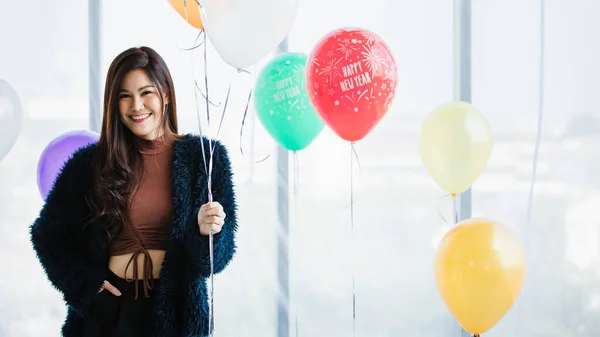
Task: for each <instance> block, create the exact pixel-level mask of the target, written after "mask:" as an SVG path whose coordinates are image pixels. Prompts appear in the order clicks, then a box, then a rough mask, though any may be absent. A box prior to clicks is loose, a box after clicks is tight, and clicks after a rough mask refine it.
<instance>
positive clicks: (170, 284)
mask: <svg viewBox="0 0 600 337" xmlns="http://www.w3.org/2000/svg"><path fill="white" fill-rule="evenodd" d="M204 144H205V146H206V147H205V148H206V149H208V141H207V139H205V138H204ZM201 146H202V139H201V138H200V137H197V136H191V135H185V136H182V138H181V140H179V141H177V142H176V143H175V145H174V154H173V207H174V210H173V212H174V213H173V218H172V224H171V230H170V235H169V240H168V244H167V250H166V255H165V259H164V263H163V267H162V270H161V274H160V279H159V281H158V282H157V284H156V293H155V294H156V301H155V305H156V306H155V308H154V315H155V317H153V319H152V320H149V321H148V324H153V325H154V326H153V327H152V331H153V332H154V335H153V336H156V337H167V336H168V337H184V336H185V337H192V336H194V337H200V336H206V335H207V334H208V302H207V298H208V296H207V286H206V278H207V277H208V276H209V275H210V264H209V258H208V252H209V248H208V237H204V236H201V235H200V233H199V230H198V225H197V220H196V218H197V214H198V209H199V207H200V206H201V205H202V204H204V203H206V202H207V187H206V185H207V184H206V181H207V179H206V174H205V170H204V162H203V160H202V147H201ZM213 146H215V152H214V155H213V172H212V173H213V175H212V177H213V179H212V192H213V199H214V201H217V202H219V203H221V205H223V208H224V211H225V213H226V214H227V218H226V222H225V225H224V226H223V228H222V230H221V232H220V233H218V234H216V235H215V236H214V272H215V273H219V272H221V271H222V270H223V269H224V268H225V267H226V266H227V265H228V263H229V262H230V261H231V259H232V257H233V255H234V253H235V249H236V246H235V232H236V229H237V217H236V210H237V205H236V200H235V192H234V186H233V182H232V172H231V164H230V161H229V157H228V154H227V150H226V148H225V147H224V146H223V145H222V144H221V143H219V142H218V141H216V142H213ZM95 148H96V147H95V145H94V144H93V145H89V146H87V147H85V148H82V149H80V150H78V151H77V152H76V153H75V154H74V155H73V156H72V158H71V159H70V160H69V161H68V162H67V163H66V164H65V165H64V167H63V170H62V172H61V174H60V175H59V176H58V178H57V180H56V182H55V184H54V188H53V190H52V191H51V192H50V194H49V195H48V197H47V199H46V203H45V205H44V207H43V208H42V210H41V212H40V215H39V217H38V218H37V219H36V221H35V222H34V223H33V225H32V226H31V231H30V233H31V241H32V244H33V248H34V250H35V251H36V253H37V256H38V258H39V261H40V263H41V264H42V266H43V268H44V270H45V272H46V274H47V276H48V279H49V280H50V282H51V283H52V285H54V287H56V288H57V289H58V290H59V291H60V292H62V293H63V295H64V300H65V302H66V304H67V306H68V313H67V318H66V321H65V324H64V325H63V328H62V333H63V336H65V337H77V336H81V335H82V332H81V329H82V324H83V321H84V320H85V317H86V315H87V312H88V311H89V308H90V306H91V304H92V302H93V301H94V298H95V296H96V294H97V292H98V289H100V286H101V285H102V282H103V281H104V279H105V278H106V271H107V269H108V267H107V266H108V254H107V249H106V247H107V243H106V242H105V239H104V235H103V233H104V232H103V228H102V224H101V223H92V224H91V225H90V226H87V227H85V229H84V227H83V226H82V225H83V223H82V219H84V218H86V217H87V216H89V208H88V207H87V205H86V203H85V201H84V194H85V192H86V191H87V190H88V189H89V188H90V186H91V182H92V180H91V176H90V172H91V171H90V164H91V161H92V159H93V153H94V150H95ZM207 157H208V153H207ZM207 163H208V161H207Z"/></svg>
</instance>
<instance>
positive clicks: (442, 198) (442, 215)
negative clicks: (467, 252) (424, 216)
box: [437, 194, 452, 227]
mask: <svg viewBox="0 0 600 337" xmlns="http://www.w3.org/2000/svg"><path fill="white" fill-rule="evenodd" d="M449 196H451V194H444V195H443V196H442V197H441V198H440V201H439V203H438V207H437V212H438V215H439V216H440V218H442V221H444V223H445V224H446V225H448V227H452V225H451V224H450V223H449V222H448V220H446V217H445V216H444V213H443V212H442V211H441V210H440V207H441V206H442V200H444V199H445V198H447V197H449Z"/></svg>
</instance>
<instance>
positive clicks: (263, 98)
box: [254, 53, 325, 151]
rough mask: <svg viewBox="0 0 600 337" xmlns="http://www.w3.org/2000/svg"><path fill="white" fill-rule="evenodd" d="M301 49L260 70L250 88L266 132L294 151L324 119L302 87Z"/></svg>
mask: <svg viewBox="0 0 600 337" xmlns="http://www.w3.org/2000/svg"><path fill="white" fill-rule="evenodd" d="M307 59H308V56H307V55H305V54H302V53H284V54H281V55H279V56H277V57H276V58H274V59H273V60H271V61H270V62H269V63H268V64H267V65H266V66H265V67H264V68H263V69H262V70H261V72H260V74H259V75H258V79H257V81H256V85H255V88H254V93H255V94H254V106H255V108H256V112H257V115H258V118H259V120H260V122H261V123H262V125H263V126H264V127H265V129H266V130H267V131H268V132H269V134H270V135H271V136H272V137H273V138H274V139H275V140H276V141H277V142H278V143H279V144H280V145H281V146H282V147H284V148H286V149H288V150H291V151H298V150H302V149H304V148H306V147H307V146H308V145H310V143H311V142H312V141H313V140H314V139H315V138H316V137H317V136H318V135H319V133H320V132H321V130H323V127H324V126H325V123H324V122H323V120H322V119H321V117H320V116H319V115H318V114H317V112H316V111H315V109H314V108H313V106H312V103H311V102H310V98H309V97H308V92H307V91H306V79H305V70H306V61H307Z"/></svg>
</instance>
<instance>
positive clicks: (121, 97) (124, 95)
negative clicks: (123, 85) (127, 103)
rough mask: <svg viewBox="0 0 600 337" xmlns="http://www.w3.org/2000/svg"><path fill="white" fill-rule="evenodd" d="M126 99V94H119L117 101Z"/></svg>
mask: <svg viewBox="0 0 600 337" xmlns="http://www.w3.org/2000/svg"><path fill="white" fill-rule="evenodd" d="M127 97H129V95H127V94H120V95H119V99H124V98H127Z"/></svg>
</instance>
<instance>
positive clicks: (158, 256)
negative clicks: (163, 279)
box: [108, 249, 165, 280]
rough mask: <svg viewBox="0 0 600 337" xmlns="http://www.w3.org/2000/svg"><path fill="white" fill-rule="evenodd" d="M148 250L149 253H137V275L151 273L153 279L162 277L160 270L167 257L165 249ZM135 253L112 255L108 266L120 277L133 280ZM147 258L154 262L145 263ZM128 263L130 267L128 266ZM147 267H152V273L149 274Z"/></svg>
mask: <svg viewBox="0 0 600 337" xmlns="http://www.w3.org/2000/svg"><path fill="white" fill-rule="evenodd" d="M146 252H147V253H148V255H146V254H145V253H140V254H137V263H136V265H137V275H151V277H152V278H153V279H157V278H159V277H160V270H161V267H162V263H163V260H164V259H165V251H164V250H156V249H148V250H147V251H146ZM134 255H135V253H129V254H125V255H115V256H111V257H110V259H109V260H108V268H109V269H110V270H111V271H112V272H113V273H115V275H117V276H119V277H120V278H123V279H128V280H133V279H135V278H134V270H133V268H132V267H131V266H132V265H133V261H132V258H133V256H134ZM147 258H150V261H151V262H152V263H144V262H145V260H146V259H147ZM128 265H129V268H127V267H128ZM145 268H148V269H152V270H151V272H152V273H151V274H147V273H146V269H145ZM149 271H150V270H149Z"/></svg>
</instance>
